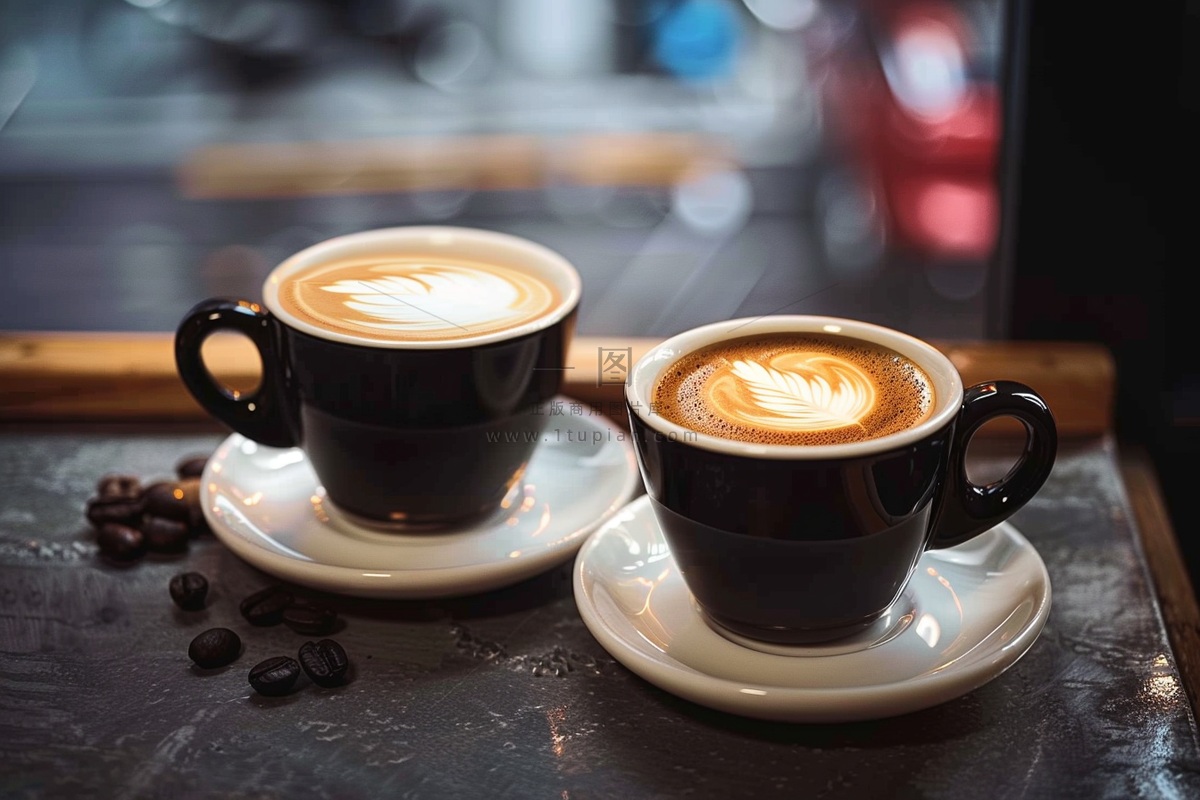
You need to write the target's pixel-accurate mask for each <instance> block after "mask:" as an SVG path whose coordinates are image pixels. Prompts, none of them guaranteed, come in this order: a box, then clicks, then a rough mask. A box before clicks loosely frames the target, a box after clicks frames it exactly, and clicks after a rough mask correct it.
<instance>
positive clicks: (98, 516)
mask: <svg viewBox="0 0 1200 800" xmlns="http://www.w3.org/2000/svg"><path fill="white" fill-rule="evenodd" d="M86 516H87V520H88V522H90V523H92V525H94V526H95V527H97V528H99V527H100V526H102V525H105V524H107V523H110V522H116V523H119V524H121V525H137V524H138V523H139V522H140V521H141V519H142V501H141V500H129V499H126V498H123V497H93V498H92V499H91V500H88V502H87V512H86Z"/></svg>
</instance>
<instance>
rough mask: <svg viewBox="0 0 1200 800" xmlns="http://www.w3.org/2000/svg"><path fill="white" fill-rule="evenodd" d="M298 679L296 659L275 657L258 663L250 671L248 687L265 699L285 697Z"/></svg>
mask: <svg viewBox="0 0 1200 800" xmlns="http://www.w3.org/2000/svg"><path fill="white" fill-rule="evenodd" d="M299 677H300V665H299V664H297V663H296V659H294V658H288V657H287V656H275V657H274V658H268V659H267V660H266V661H260V662H259V663H257V664H255V665H254V666H253V667H252V668H251V669H250V685H251V686H252V687H254V691H256V692H258V693H259V694H261V695H266V696H267V697H279V696H281V695H285V694H287V693H288V692H290V691H291V690H292V687H293V686H295V685H296V679H297V678H299Z"/></svg>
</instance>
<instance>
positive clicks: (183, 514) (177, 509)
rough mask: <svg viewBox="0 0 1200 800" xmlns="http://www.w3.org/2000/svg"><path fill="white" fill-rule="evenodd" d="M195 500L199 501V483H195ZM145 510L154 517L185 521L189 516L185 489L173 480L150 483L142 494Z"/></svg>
mask: <svg viewBox="0 0 1200 800" xmlns="http://www.w3.org/2000/svg"><path fill="white" fill-rule="evenodd" d="M196 488H197V494H196V502H197V503H199V497H200V495H199V491H198V490H199V485H198V484H197V487H196ZM142 502H143V503H144V504H145V511H146V513H147V514H151V515H153V516H155V517H164V518H165V519H173V520H178V521H179V522H187V521H188V520H189V519H190V517H191V512H190V511H189V509H188V502H189V500H188V495H187V489H186V488H185V487H184V486H182V485H181V484H180V483H177V482H175V481H162V482H160V483H152V484H150V485H149V486H147V487H146V491H145V492H144V493H143V494H142Z"/></svg>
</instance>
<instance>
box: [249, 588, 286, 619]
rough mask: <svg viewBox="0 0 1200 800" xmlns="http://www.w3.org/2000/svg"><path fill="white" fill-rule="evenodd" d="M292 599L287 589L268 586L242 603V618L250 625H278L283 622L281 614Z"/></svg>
mask: <svg viewBox="0 0 1200 800" xmlns="http://www.w3.org/2000/svg"><path fill="white" fill-rule="evenodd" d="M293 600H294V598H293V597H292V593H291V592H289V591H288V590H287V589H284V588H282V587H279V586H268V587H267V588H266V589H263V590H262V591H259V592H255V593H254V594H252V595H250V596H249V597H247V598H246V599H245V600H243V601H242V604H241V610H242V616H243V617H245V618H246V621H247V622H249V623H250V624H251V625H261V626H264V627H265V626H267V625H278V624H279V623H280V622H282V621H283V612H284V610H285V609H287V607H288V606H290V605H291V604H292V602H293Z"/></svg>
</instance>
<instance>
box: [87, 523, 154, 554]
mask: <svg viewBox="0 0 1200 800" xmlns="http://www.w3.org/2000/svg"><path fill="white" fill-rule="evenodd" d="M96 543H97V544H98V545H99V546H100V555H102V556H104V557H105V558H108V559H111V560H112V561H119V562H122V563H127V562H130V561H137V560H138V559H139V558H141V557H142V556H144V555H145V554H146V538H145V537H144V536H143V535H142V532H141V531H139V530H138V529H137V528H131V527H129V526H128V525H121V524H119V523H116V522H110V523H107V524H106V525H103V526H101V528H100V535H99V536H98V537H96Z"/></svg>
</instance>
